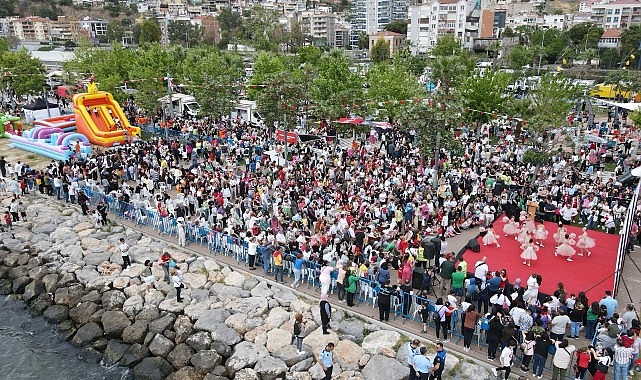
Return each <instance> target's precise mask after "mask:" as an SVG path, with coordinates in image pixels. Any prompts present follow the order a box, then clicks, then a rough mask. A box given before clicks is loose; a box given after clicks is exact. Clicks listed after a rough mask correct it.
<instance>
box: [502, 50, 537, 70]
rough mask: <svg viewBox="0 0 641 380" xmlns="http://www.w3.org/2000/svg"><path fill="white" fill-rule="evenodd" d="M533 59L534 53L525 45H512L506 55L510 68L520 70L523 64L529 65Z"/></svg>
mask: <svg viewBox="0 0 641 380" xmlns="http://www.w3.org/2000/svg"><path fill="white" fill-rule="evenodd" d="M533 59H534V53H533V52H532V50H531V49H528V48H527V47H525V46H522V45H517V46H514V47H513V48H512V49H511V50H510V53H509V54H508V56H507V60H508V62H509V66H510V68H511V69H514V70H520V69H521V68H522V67H523V66H526V65H531V64H532V60H533Z"/></svg>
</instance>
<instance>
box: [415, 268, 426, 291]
mask: <svg viewBox="0 0 641 380" xmlns="http://www.w3.org/2000/svg"><path fill="white" fill-rule="evenodd" d="M423 273H425V269H423V268H420V267H419V268H414V271H413V272H412V288H414V289H421V288H423Z"/></svg>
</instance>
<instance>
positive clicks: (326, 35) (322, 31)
mask: <svg viewBox="0 0 641 380" xmlns="http://www.w3.org/2000/svg"><path fill="white" fill-rule="evenodd" d="M299 23H300V26H301V30H302V32H303V34H305V35H309V36H310V37H312V41H314V45H316V46H332V47H333V46H336V15H335V14H333V13H328V12H319V11H316V10H312V11H303V12H301V13H300V16H299Z"/></svg>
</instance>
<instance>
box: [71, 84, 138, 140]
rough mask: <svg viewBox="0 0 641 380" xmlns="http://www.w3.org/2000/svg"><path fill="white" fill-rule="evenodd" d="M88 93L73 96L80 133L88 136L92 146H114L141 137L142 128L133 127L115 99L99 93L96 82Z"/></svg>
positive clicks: (109, 95) (91, 85)
mask: <svg viewBox="0 0 641 380" xmlns="http://www.w3.org/2000/svg"><path fill="white" fill-rule="evenodd" d="M87 91H88V92H87V93H82V94H76V95H74V96H73V110H74V113H75V116H76V129H77V131H78V133H82V134H83V135H85V136H87V138H88V139H89V141H90V142H91V143H92V144H96V145H101V146H113V145H114V144H122V143H124V142H125V141H128V140H129V139H130V138H133V137H138V136H140V128H138V127H132V126H131V124H129V120H128V119H127V117H126V116H125V113H124V112H123V111H122V108H120V105H119V104H118V102H116V101H115V100H114V98H113V96H112V95H111V94H110V93H108V92H104V91H98V87H97V86H96V84H95V82H90V83H89V85H88V86H87Z"/></svg>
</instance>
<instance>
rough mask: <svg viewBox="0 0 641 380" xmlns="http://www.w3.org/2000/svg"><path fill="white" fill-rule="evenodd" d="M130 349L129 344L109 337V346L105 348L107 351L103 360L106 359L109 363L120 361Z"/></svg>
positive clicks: (106, 362)
mask: <svg viewBox="0 0 641 380" xmlns="http://www.w3.org/2000/svg"><path fill="white" fill-rule="evenodd" d="M127 350H129V345H128V344H124V343H122V342H121V341H119V340H117V339H109V342H107V348H105V353H104V355H103V357H102V360H104V362H105V364H107V365H109V366H110V365H113V364H115V363H118V361H120V359H122V357H123V355H125V352H127Z"/></svg>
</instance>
